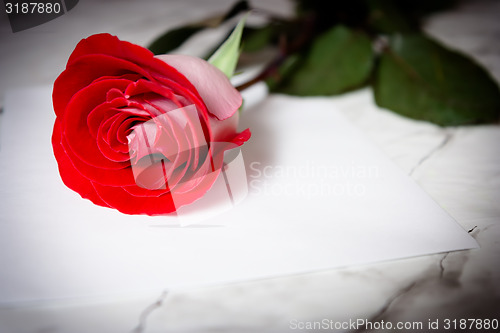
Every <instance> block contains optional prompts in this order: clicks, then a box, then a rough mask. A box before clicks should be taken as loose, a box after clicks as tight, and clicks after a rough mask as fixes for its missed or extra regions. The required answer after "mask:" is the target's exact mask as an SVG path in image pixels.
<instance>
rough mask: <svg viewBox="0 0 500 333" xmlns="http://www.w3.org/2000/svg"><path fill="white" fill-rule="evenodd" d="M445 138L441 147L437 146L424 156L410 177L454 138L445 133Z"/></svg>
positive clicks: (412, 170)
mask: <svg viewBox="0 0 500 333" xmlns="http://www.w3.org/2000/svg"><path fill="white" fill-rule="evenodd" d="M444 134H445V136H444V139H443V141H441V143H440V144H439V145H437V146H436V147H435V148H434V149H431V150H430V151H429V153H427V154H426V155H424V156H423V157H422V158H421V159H420V160H419V161H418V162H417V164H416V165H415V166H414V167H413V168H412V169H411V170H410V173H409V176H412V175H413V173H414V172H415V170H417V169H418V168H419V167H420V166H421V165H422V164H424V163H425V161H427V160H429V159H430V158H431V157H432V156H434V155H435V154H436V153H438V152H439V151H440V150H442V149H443V148H444V147H445V146H446V145H447V144H448V143H449V142H450V140H451V138H452V137H453V135H452V133H450V132H446V131H445V132H444Z"/></svg>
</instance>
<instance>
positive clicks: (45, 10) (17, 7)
mask: <svg viewBox="0 0 500 333" xmlns="http://www.w3.org/2000/svg"><path fill="white" fill-rule="evenodd" d="M5 12H6V13H7V14H58V13H60V12H61V4H60V3H59V2H55V3H51V2H21V3H18V2H16V3H11V2H7V3H6V4H5Z"/></svg>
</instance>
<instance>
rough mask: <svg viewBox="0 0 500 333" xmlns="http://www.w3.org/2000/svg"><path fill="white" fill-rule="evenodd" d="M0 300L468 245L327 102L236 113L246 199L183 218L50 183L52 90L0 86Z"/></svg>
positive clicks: (280, 270)
mask: <svg viewBox="0 0 500 333" xmlns="http://www.w3.org/2000/svg"><path fill="white" fill-rule="evenodd" d="M3 117H4V118H3V120H2V126H3V128H2V129H1V141H0V182H1V188H0V212H1V216H0V303H11V302H21V301H36V300H50V299H61V298H73V297H92V296H99V295H101V296H102V295H108V294H119V293H131V292H136V291H141V290H152V289H155V288H156V289H158V288H172V287H178V286H199V285H205V284H213V283H224V282H232V281H238V280H247V279H253V278H264V277H272V276H278V275H284V274H291V273H301V272H309V271H314V270H320V269H328V268H334V267H341V266H348V265H357V264H364V263H373V262H377V261H383V260H390V259H397V258H405V257H411V256H419V255H426V254H431V253H438V252H445V251H454V250H461V249H469V248H476V247H477V243H476V241H475V240H474V239H473V238H472V237H470V236H469V235H468V234H467V232H465V231H464V230H463V228H461V227H460V226H459V225H458V224H457V223H456V222H455V221H454V220H453V219H452V218H451V217H450V216H449V215H448V214H447V213H446V212H445V211H444V210H442V209H441V208H440V207H439V206H438V205H437V204H436V203H435V202H434V201H433V200H432V199H431V198H430V197H429V196H428V195H427V194H426V193H425V192H424V191H422V190H421V189H420V187H419V186H418V185H416V184H415V183H414V182H413V181H412V180H411V179H409V178H408V177H407V176H406V175H405V174H403V173H402V171H401V170H400V169H398V167H396V166H395V165H394V164H393V163H392V162H391V161H390V160H388V159H387V157H385V156H384V155H383V154H382V153H381V152H380V151H379V150H378V149H377V148H376V147H375V146H373V145H372V144H371V143H370V142H368V141H367V140H366V139H365V138H364V137H363V135H362V134H361V133H359V132H358V131H357V130H356V129H355V128H354V127H353V126H352V125H350V124H349V122H348V121H347V120H345V119H344V118H343V117H342V115H341V114H340V113H339V112H338V111H337V110H335V109H334V108H333V107H332V104H331V102H330V101H329V100H328V99H327V98H317V99H312V98H308V99H299V98H291V97H285V96H272V97H269V98H267V99H266V100H265V101H264V102H262V103H260V104H259V105H256V106H254V107H253V108H252V109H250V110H248V111H246V112H245V113H244V114H243V117H242V119H241V123H242V127H243V128H246V127H250V128H251V130H252V133H253V135H252V139H251V141H249V142H248V143H247V144H245V146H244V148H243V150H242V155H243V158H244V161H245V165H246V172H247V178H248V191H249V194H248V196H247V197H246V199H245V200H243V202H241V203H240V204H239V205H237V206H236V207H235V208H233V209H230V210H228V211H226V212H224V213H222V214H219V215H217V216H215V217H212V218H209V219H208V220H206V221H201V222H199V223H198V224H191V225H190V226H188V227H178V226H176V225H172V219H169V218H167V217H154V218H153V217H148V216H128V215H123V214H121V213H118V212H116V211H114V210H111V209H108V208H102V207H98V206H95V205H93V204H92V203H90V202H89V201H87V200H83V199H81V198H80V197H79V195H78V194H76V193H74V192H73V191H71V190H69V189H68V188H66V187H65V186H64V185H63V183H62V181H61V180H60V178H59V174H58V170H57V165H56V162H55V159H54V157H53V153H52V148H51V143H50V137H51V134H52V125H53V121H54V117H55V116H54V115H53V111H52V104H51V89H50V88H49V87H47V88H36V89H25V90H17V91H12V92H10V93H9V94H8V95H7V98H6V107H5V112H4V114H3Z"/></svg>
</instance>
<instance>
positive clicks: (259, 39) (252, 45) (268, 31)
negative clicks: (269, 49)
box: [242, 24, 276, 52]
mask: <svg viewBox="0 0 500 333" xmlns="http://www.w3.org/2000/svg"><path fill="white" fill-rule="evenodd" d="M275 30H276V29H274V27H273V26H272V25H271V24H269V25H266V26H263V27H259V28H251V27H245V29H244V30H243V36H242V48H243V52H257V51H260V50H262V49H263V48H264V47H266V46H268V45H270V44H271V40H272V39H273V38H274V37H275V34H276V31H275Z"/></svg>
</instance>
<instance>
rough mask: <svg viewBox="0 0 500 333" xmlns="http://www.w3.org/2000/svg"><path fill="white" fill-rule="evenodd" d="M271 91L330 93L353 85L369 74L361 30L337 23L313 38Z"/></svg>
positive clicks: (368, 45)
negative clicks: (353, 29) (307, 47)
mask: <svg viewBox="0 0 500 333" xmlns="http://www.w3.org/2000/svg"><path fill="white" fill-rule="evenodd" d="M294 65H295V66H294V67H295V68H293V70H289V71H288V72H289V73H288V75H286V73H285V75H284V77H283V80H282V82H281V83H280V84H279V85H277V86H275V87H274V91H276V92H282V93H287V94H292V95H301V96H314V95H333V94H338V93H341V92H344V91H346V90H349V89H352V88H356V87H358V86H360V85H361V84H363V83H364V82H365V81H366V80H367V79H368V77H369V76H370V73H371V70H372V67H373V51H372V47H371V42H370V40H369V38H368V37H367V36H366V35H365V34H364V33H361V32H355V31H352V30H350V29H348V28H346V27H344V26H337V27H334V28H332V29H330V30H328V31H327V32H326V33H324V34H322V35H320V36H319V37H317V38H316V39H315V40H314V42H313V44H312V46H311V48H310V50H309V51H308V52H307V53H306V54H305V55H304V56H303V59H302V60H299V61H298V62H296V63H295V64H294Z"/></svg>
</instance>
